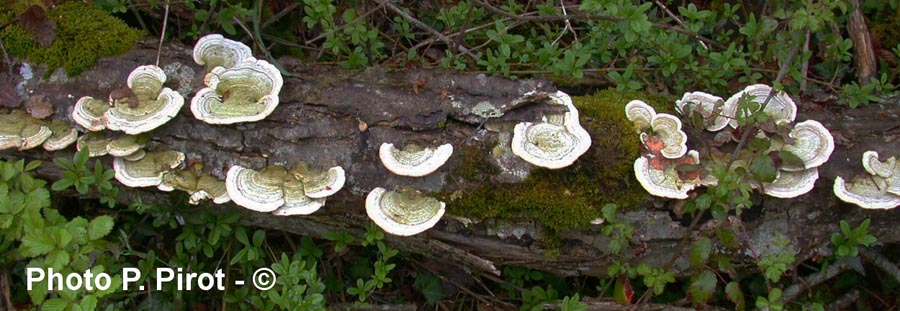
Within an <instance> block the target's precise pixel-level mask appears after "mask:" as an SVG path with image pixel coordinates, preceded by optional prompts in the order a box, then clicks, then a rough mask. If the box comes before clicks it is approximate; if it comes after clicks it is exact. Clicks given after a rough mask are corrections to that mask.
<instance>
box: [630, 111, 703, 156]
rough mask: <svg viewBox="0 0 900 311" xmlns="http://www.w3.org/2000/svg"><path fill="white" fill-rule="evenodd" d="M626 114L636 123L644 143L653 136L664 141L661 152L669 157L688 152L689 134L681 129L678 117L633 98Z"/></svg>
mask: <svg viewBox="0 0 900 311" xmlns="http://www.w3.org/2000/svg"><path fill="white" fill-rule="evenodd" d="M625 116H626V117H627V118H628V120H629V121H631V122H632V123H634V126H635V129H636V130H637V132H638V133H640V138H641V142H642V143H643V144H645V145H646V144H647V143H648V141H649V140H651V137H655V138H657V139H658V140H659V141H660V142H662V143H663V146H662V149H661V150H660V153H661V154H662V156H664V157H666V158H667V159H677V158H680V157H682V156H684V155H685V154H686V153H687V151H688V147H687V134H686V133H685V132H684V131H683V130H681V125H682V124H681V120H680V119H678V117H676V116H673V115H671V114H668V113H656V110H655V109H653V107H652V106H650V105H648V104H647V103H645V102H643V101H640V100H633V101H631V102H629V103H628V104H627V105H625ZM648 130H649V133H648V132H647V131H648ZM651 133H652V135H651ZM654 140H655V139H654Z"/></svg>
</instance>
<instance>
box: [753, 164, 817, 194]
mask: <svg viewBox="0 0 900 311" xmlns="http://www.w3.org/2000/svg"><path fill="white" fill-rule="evenodd" d="M776 174H777V176H776V177H775V180H773V181H772V182H771V183H765V184H763V187H762V189H763V193H765V194H766V195H769V196H772V197H776V198H795V197H798V196H800V195H802V194H806V193H807V192H809V191H810V190H812V189H813V186H815V185H816V180H817V179H819V169H818V168H815V167H813V168H809V169H806V170H802V171H785V170H778V171H776Z"/></svg>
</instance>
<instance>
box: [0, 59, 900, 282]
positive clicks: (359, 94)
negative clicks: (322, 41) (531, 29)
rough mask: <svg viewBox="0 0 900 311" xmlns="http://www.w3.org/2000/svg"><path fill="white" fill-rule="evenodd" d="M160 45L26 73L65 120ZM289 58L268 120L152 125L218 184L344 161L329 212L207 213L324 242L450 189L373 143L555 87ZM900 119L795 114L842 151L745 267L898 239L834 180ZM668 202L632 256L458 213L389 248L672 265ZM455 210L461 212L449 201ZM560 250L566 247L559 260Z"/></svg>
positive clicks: (477, 120)
mask: <svg viewBox="0 0 900 311" xmlns="http://www.w3.org/2000/svg"><path fill="white" fill-rule="evenodd" d="M154 48H155V47H151V46H149V45H148V46H142V47H139V48H137V49H135V50H133V51H131V52H129V53H126V54H125V55H123V56H120V57H116V58H107V59H103V60H101V61H100V62H99V64H98V66H96V67H95V68H94V69H92V70H90V71H88V72H85V73H84V74H82V75H81V76H79V77H76V78H64V77H62V76H60V75H59V74H54V75H52V76H51V77H50V78H49V79H46V80H42V79H39V78H35V79H36V80H32V81H28V82H27V83H26V87H27V88H29V89H30V90H33V91H34V94H41V95H45V96H47V99H48V100H49V101H50V102H51V103H53V104H54V105H55V107H56V115H55V116H54V117H56V118H59V117H60V116H65V115H68V112H69V111H70V109H71V105H72V104H73V103H74V101H75V100H76V99H77V98H78V97H80V96H84V95H90V96H95V97H100V98H103V97H105V96H106V94H108V93H109V91H110V90H112V89H115V88H117V87H120V86H121V85H123V84H124V81H125V76H126V75H127V74H128V72H129V71H130V70H131V68H134V67H136V66H138V65H141V64H145V63H148V62H150V61H152V58H153V57H154V56H155V54H156V53H155V50H154ZM165 49H166V51H164V53H163V55H164V56H165V57H164V58H163V60H161V63H160V65H161V67H163V68H164V69H166V70H168V71H169V72H170V73H169V82H168V83H167V85H170V86H171V87H172V88H173V89H178V90H179V91H181V92H182V93H183V94H184V95H185V97H186V98H190V97H191V95H192V94H193V91H192V90H196V89H199V86H200V84H201V83H202V68H200V67H199V66H196V65H194V64H193V62H192V60H191V58H190V50H189V48H187V47H183V46H177V45H170V46H166V47H165ZM282 63H284V64H285V65H286V67H287V68H288V69H289V70H291V71H292V72H294V73H296V75H297V78H289V79H287V80H286V83H285V87H284V88H283V90H282V94H281V101H282V104H281V105H280V106H279V108H278V109H277V110H276V111H275V113H273V114H272V115H271V116H270V117H269V118H267V119H266V120H263V121H261V122H256V123H247V124H238V125H232V126H213V125H207V124H204V123H202V122H199V121H197V120H194V119H193V118H192V117H191V116H190V113H189V111H188V108H187V107H185V108H184V109H183V110H182V113H181V114H180V115H179V116H177V117H176V118H175V119H174V120H172V121H171V122H170V123H169V124H166V125H164V126H162V127H161V128H159V129H158V130H156V131H154V132H153V133H152V135H153V139H152V142H151V144H150V148H157V149H173V150H180V151H184V152H185V153H186V154H187V155H188V157H189V159H192V160H202V161H203V163H204V164H205V166H206V167H207V169H208V170H209V171H210V172H212V173H213V174H214V175H216V176H218V177H220V178H222V177H224V172H225V171H226V170H227V168H228V166H230V165H233V164H241V165H246V166H250V167H254V168H261V167H262V166H264V165H266V164H275V163H279V164H292V163H294V162H296V161H299V160H301V159H302V160H305V161H308V162H311V163H312V164H314V165H320V166H326V165H341V166H344V167H345V168H346V169H347V171H348V183H347V186H346V187H345V190H343V191H341V192H339V193H338V194H337V195H335V196H334V197H333V198H329V201H328V203H327V204H326V206H325V207H324V208H323V209H322V210H321V211H319V212H317V213H316V214H314V215H312V216H306V217H299V216H297V217H278V216H273V215H270V214H265V213H255V212H251V211H248V210H245V209H242V208H239V207H237V206H235V205H233V204H226V205H221V206H216V205H207V206H202V207H198V208H204V209H209V210H211V211H213V212H216V213H221V212H235V211H236V212H239V213H241V216H242V217H241V222H242V223H243V224H246V225H254V226H259V227H263V228H267V229H273V230H280V231H286V232H291V233H295V234H300V235H306V236H310V237H314V238H321V237H322V236H323V234H324V233H325V232H328V231H337V230H347V231H348V232H349V233H350V234H353V235H356V236H360V235H361V234H362V233H363V230H364V229H363V228H364V226H365V224H366V223H367V222H368V219H367V218H366V216H365V215H366V214H365V211H364V209H363V199H364V196H365V194H366V193H367V192H368V190H370V189H372V188H373V187H376V186H388V187H391V186H400V185H403V184H407V183H412V184H413V185H414V186H416V187H419V188H422V189H426V190H430V191H438V190H441V189H442V187H444V186H445V185H446V177H447V176H448V174H451V173H450V171H451V168H452V167H453V166H454V165H458V164H459V163H458V162H459V159H456V161H454V160H453V159H451V161H450V163H449V164H448V166H449V167H448V168H445V169H442V170H441V171H440V172H438V173H436V174H433V175H430V176H427V177H423V178H409V177H401V176H394V175H392V174H389V173H388V172H387V171H386V169H384V168H383V167H381V165H380V162H379V161H378V160H377V156H376V154H377V151H376V150H377V147H378V145H380V143H381V142H384V141H392V142H396V143H405V142H412V141H416V142H420V141H426V142H450V143H454V144H462V143H466V144H484V142H482V141H479V140H477V139H473V137H481V136H479V135H490V134H484V133H483V132H484V131H482V130H481V125H482V123H483V122H484V121H485V120H486V119H487V118H486V117H484V116H482V115H479V113H478V112H477V111H474V110H475V109H474V107H475V106H477V105H478V104H479V103H482V102H487V103H490V105H492V106H493V107H497V106H496V105H500V106H502V105H503V104H510V103H512V102H513V100H514V99H515V98H518V97H520V96H521V95H522V94H524V93H526V92H528V91H532V90H542V91H552V90H554V87H553V86H552V85H551V84H550V83H549V82H547V81H540V80H536V81H530V80H522V81H510V80H507V79H503V78H498V77H488V76H483V75H474V74H465V73H457V72H448V71H443V70H397V71H389V70H386V69H381V68H374V69H368V70H365V71H356V72H354V71H343V70H339V69H336V68H334V67H329V66H315V65H306V64H301V63H298V62H296V61H291V60H282ZM35 76H36V77H40V76H41V74H40V73H37V74H35ZM422 80H424V81H426V82H425V84H422V85H421V86H418V87H416V88H414V86H413V85H414V84H419V83H420V82H417V81H422ZM514 108H515V109H514ZM502 109H503V110H504V112H505V113H504V115H503V118H507V119H508V120H511V121H520V120H535V119H537V118H538V117H539V116H540V112H541V111H546V110H548V109H553V108H552V107H546V105H541V104H528V103H522V105H521V107H513V106H510V105H507V106H506V107H505V108H502ZM898 116H900V108H897V107H885V106H880V105H871V106H868V107H865V108H861V109H853V110H844V111H814V112H806V113H801V114H800V116H799V117H798V121H802V120H805V119H816V120H819V121H821V122H822V123H823V124H824V125H825V126H826V127H827V128H829V129H830V130H831V131H832V133H834V135H835V137H836V141H837V142H838V147H837V149H836V150H835V153H834V154H833V155H832V157H831V160H830V161H829V162H828V163H826V164H825V165H824V166H822V167H821V168H820V172H821V176H822V177H821V178H820V179H819V182H818V184H817V187H816V189H814V190H813V192H812V193H810V194H807V195H804V196H801V197H799V198H797V199H792V200H783V199H773V198H762V199H761V200H762V201H761V202H760V205H761V206H762V207H755V208H753V209H751V210H749V211H745V216H744V223H743V226H744V228H746V231H745V232H744V234H742V236H741V237H740V238H741V240H742V241H743V242H744V243H745V246H746V249H745V252H741V253H736V254H734V255H735V256H736V258H737V259H739V262H738V263H740V259H743V262H744V263H750V262H751V260H749V259H750V258H749V257H748V256H749V254H750V253H755V254H764V253H765V251H766V249H767V247H768V245H769V242H770V241H771V238H772V237H773V236H775V235H776V234H781V235H782V236H783V237H784V238H786V239H789V240H790V241H791V242H792V243H791V247H792V248H794V249H795V250H796V251H797V253H798V259H799V260H803V259H805V258H810V257H813V256H816V255H822V254H821V252H822V251H823V250H824V248H823V246H825V245H827V243H828V242H829V238H830V235H831V233H833V232H837V230H838V221H839V220H841V219H844V220H847V221H848V222H850V223H851V224H855V223H858V222H860V221H861V220H862V219H865V218H871V219H872V225H871V228H870V231H871V232H872V234H874V235H875V236H877V237H878V239H879V241H880V242H881V243H886V244H890V243H896V242H898V240H900V234H898V233H900V232H898V231H900V229H898V227H897V226H895V224H896V223H897V221H898V220H900V213H898V212H897V211H895V210H889V211H869V210H862V209H859V208H857V207H855V206H850V205H847V204H844V203H841V202H839V201H838V200H837V199H836V198H835V197H834V196H833V195H831V182H832V181H833V178H834V177H835V176H844V177H851V176H853V175H854V174H857V173H859V172H862V171H863V170H862V168H861V164H860V160H859V158H860V157H861V155H862V153H863V151H865V150H876V151H879V152H880V153H882V154H884V155H896V152H897V150H900V148H898V147H900V141H898V140H897V139H896V138H897V137H898V135H900V131H898V124H897V121H896V120H897V119H898ZM482 138H483V137H482ZM635 139H637V138H635ZM481 147H482V149H487V148H484V147H485V146H481ZM0 154H2V155H5V156H7V157H21V158H28V159H40V160H50V159H52V158H54V157H71V156H72V151H71V150H70V151H65V152H59V153H48V152H45V151H42V150H31V151H25V152H19V151H4V152H2V153H0ZM455 156H456V157H458V155H455ZM38 174H39V175H40V176H42V177H45V178H49V179H56V178H58V176H60V175H59V171H58V169H56V168H55V167H54V166H53V165H44V166H43V167H42V168H41V169H39V170H38ZM68 194H70V195H74V193H68ZM137 194H140V195H141V196H142V198H143V200H144V201H145V202H151V203H153V202H158V203H160V204H165V203H169V204H171V203H172V201H171V199H172V198H173V196H172V195H171V194H170V193H164V192H159V191H155V189H127V190H125V191H123V193H122V200H123V201H125V202H128V201H129V198H134V196H135V195H137ZM650 203H654V204H650ZM671 203H672V202H671V201H660V200H655V199H651V200H648V204H645V206H644V207H643V208H642V209H639V210H635V211H630V212H627V213H624V215H623V217H624V218H625V219H626V220H627V221H628V222H630V223H632V224H633V226H634V227H635V229H636V232H635V238H634V239H633V241H632V242H633V243H632V246H631V247H630V248H628V249H626V250H625V251H624V252H623V254H624V255H622V257H613V256H609V255H606V254H605V249H606V245H607V243H608V241H609V240H608V238H606V237H605V236H603V235H602V234H601V233H600V226H590V227H587V228H584V229H580V230H568V231H563V232H560V233H559V237H560V238H561V239H562V243H561V246H560V248H559V249H556V250H552V251H548V250H546V249H543V248H542V247H541V245H540V243H535V242H534V241H535V240H538V239H540V237H541V235H542V234H543V233H542V232H541V231H542V230H540V226H539V225H535V224H532V223H528V222H520V223H502V222H495V221H485V222H481V223H477V224H471V225H466V224H464V223H462V222H460V221H458V220H457V219H454V218H452V217H445V220H443V221H442V222H441V223H440V224H438V226H436V228H434V229H432V230H430V231H426V232H425V233H423V234H420V235H417V236H414V237H406V238H401V237H394V236H388V237H387V242H388V243H389V244H390V245H392V246H394V247H396V248H398V249H400V250H402V251H404V252H406V253H409V254H418V255H423V256H427V257H430V258H433V259H435V260H439V261H443V262H446V263H448V264H453V265H458V266H461V267H464V268H465V269H467V270H468V271H470V272H472V273H475V274H491V275H496V274H498V273H499V271H500V269H501V268H502V266H505V265H517V266H524V267H528V268H534V269H541V270H546V271H551V272H554V273H557V274H560V275H564V276H581V275H589V276H605V275H606V268H607V266H608V265H609V264H610V263H612V262H613V260H614V259H616V258H619V259H624V260H629V261H631V262H632V263H633V264H637V263H641V262H643V263H648V264H649V265H651V266H662V265H663V264H665V263H666V262H667V261H668V260H669V259H670V258H672V256H673V253H674V252H675V251H677V247H676V245H677V244H678V241H679V240H681V239H682V238H684V237H685V236H686V235H689V234H690V235H693V234H694V233H693V232H689V231H688V230H687V228H686V226H685V223H688V222H689V220H685V219H676V216H674V213H672V212H671V211H670V208H669V207H670V205H671ZM185 212H190V211H185ZM448 212H449V213H450V214H452V213H453V209H452V205H451V206H450V207H449V210H448ZM497 227H515V228H520V229H524V231H523V232H524V234H523V235H521V237H515V236H506V237H505V238H500V237H498V235H497V234H496V232H497V230H496V228H497ZM551 253H554V254H556V255H555V256H551V255H550V254H551ZM682 255H683V254H682ZM676 257H677V256H676ZM686 268H687V259H686V258H685V257H684V256H681V257H680V259H679V260H677V261H676V265H675V269H674V270H675V272H677V273H684V271H685V269H686Z"/></svg>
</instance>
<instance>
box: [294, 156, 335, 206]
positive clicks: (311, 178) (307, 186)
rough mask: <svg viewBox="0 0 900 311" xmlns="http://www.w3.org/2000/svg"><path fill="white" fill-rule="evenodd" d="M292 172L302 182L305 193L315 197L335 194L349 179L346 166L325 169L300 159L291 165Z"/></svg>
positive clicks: (319, 197)
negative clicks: (345, 169) (345, 171)
mask: <svg viewBox="0 0 900 311" xmlns="http://www.w3.org/2000/svg"><path fill="white" fill-rule="evenodd" d="M290 173H291V174H292V175H293V177H294V178H295V179H297V180H299V181H300V182H301V183H302V185H303V188H302V190H303V194H304V195H306V196H308V197H310V198H314V199H321V198H325V197H328V196H330V195H332V194H335V193H336V192H338V191H340V190H341V188H343V187H344V182H345V181H347V177H346V176H345V174H344V168H342V167H340V166H334V167H331V168H329V169H327V170H323V169H318V168H316V167H313V166H311V165H309V164H308V163H306V162H304V161H300V162H297V164H294V166H292V167H291V171H290Z"/></svg>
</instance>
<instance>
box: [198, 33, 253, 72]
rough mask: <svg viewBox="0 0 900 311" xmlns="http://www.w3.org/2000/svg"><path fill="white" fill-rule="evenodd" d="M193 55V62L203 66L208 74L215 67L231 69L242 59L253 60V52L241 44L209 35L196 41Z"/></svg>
mask: <svg viewBox="0 0 900 311" xmlns="http://www.w3.org/2000/svg"><path fill="white" fill-rule="evenodd" d="M193 55H194V62H196V63H197V64H198V65H205V66H206V71H207V72H209V71H210V70H212V69H213V68H215V67H225V68H231V67H234V66H235V65H237V64H239V63H240V62H241V61H243V60H244V59H248V58H253V51H251V50H250V47H248V46H247V45H245V44H243V43H241V42H238V41H234V40H230V39H226V38H225V37H223V36H222V35H220V34H210V35H206V36H203V37H202V38H200V40H197V44H195V45H194V51H193Z"/></svg>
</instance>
